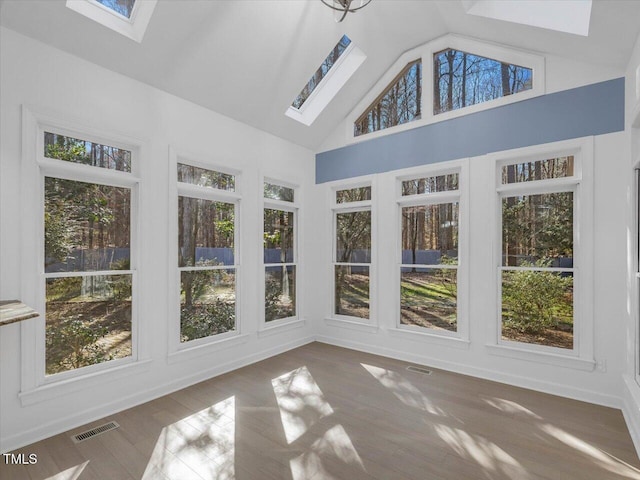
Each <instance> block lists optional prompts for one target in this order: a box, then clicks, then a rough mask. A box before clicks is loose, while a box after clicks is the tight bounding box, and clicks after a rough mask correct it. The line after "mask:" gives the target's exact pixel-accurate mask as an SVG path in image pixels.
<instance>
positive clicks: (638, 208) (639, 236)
mask: <svg viewBox="0 0 640 480" xmlns="http://www.w3.org/2000/svg"><path fill="white" fill-rule="evenodd" d="M633 191H634V197H633V198H634V202H633V205H632V208H631V210H632V215H633V220H632V221H633V225H634V229H633V233H634V235H633V242H632V243H633V252H632V265H633V280H632V285H633V291H632V294H631V299H632V301H633V305H634V308H633V326H632V331H633V337H634V343H633V345H634V349H633V350H634V352H633V360H634V377H635V379H636V383H638V385H640V160H637V161H636V162H635V165H634V167H633Z"/></svg>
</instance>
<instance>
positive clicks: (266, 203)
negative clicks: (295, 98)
mask: <svg viewBox="0 0 640 480" xmlns="http://www.w3.org/2000/svg"><path fill="white" fill-rule="evenodd" d="M305 103H306V102H305ZM265 183H269V184H271V185H278V186H280V187H285V188H290V189H292V190H293V202H288V201H285V200H276V199H273V198H266V197H265V196H264V184H265ZM260 187H261V192H260V193H261V199H262V205H261V207H262V208H261V210H260V212H261V214H262V215H261V217H260V218H261V220H262V222H261V227H260V233H261V235H260V238H261V239H264V211H265V209H270V210H282V211H285V212H292V213H293V261H292V262H285V263H265V262H264V244H263V242H262V240H261V242H260V245H261V246H262V248H261V250H260V261H261V265H262V269H261V275H260V278H261V280H260V291H261V292H262V302H261V303H260V320H261V321H260V327H259V329H258V334H259V335H264V334H268V333H270V332H272V331H281V330H282V329H283V328H284V327H286V326H288V325H291V326H295V325H297V324H298V323H301V322H302V319H301V315H300V312H301V311H302V310H301V302H302V297H303V295H302V292H301V291H300V289H299V286H300V285H301V282H300V278H301V277H300V275H301V271H300V270H301V262H300V246H301V243H302V242H300V239H299V234H300V231H301V228H300V227H299V225H298V222H299V220H300V208H301V201H300V200H301V198H300V197H301V195H302V191H301V188H300V184H299V183H294V182H290V181H286V180H280V179H276V178H275V177H264V176H263V177H262V178H261V181H260ZM283 266H284V267H289V266H292V267H295V272H296V274H295V282H296V284H295V292H296V294H295V295H296V312H295V315H293V316H290V317H285V318H278V319H276V320H271V321H270V322H267V321H266V311H265V299H266V271H267V270H266V269H267V268H268V267H283Z"/></svg>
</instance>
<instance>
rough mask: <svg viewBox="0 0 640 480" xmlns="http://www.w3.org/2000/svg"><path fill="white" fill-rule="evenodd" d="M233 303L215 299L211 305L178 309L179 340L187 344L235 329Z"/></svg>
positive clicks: (185, 306)
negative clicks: (190, 341)
mask: <svg viewBox="0 0 640 480" xmlns="http://www.w3.org/2000/svg"><path fill="white" fill-rule="evenodd" d="M235 318H236V311H235V303H233V302H227V301H225V300H223V299H221V298H216V299H215V300H214V301H213V303H206V304H205V303H198V304H192V305H191V306H187V305H183V306H182V308H181V309H180V333H181V335H180V336H181V340H182V341H183V342H187V341H189V340H195V339H196V338H203V337H208V336H210V335H215V334H218V333H224V332H228V331H230V330H233V329H234V328H235Z"/></svg>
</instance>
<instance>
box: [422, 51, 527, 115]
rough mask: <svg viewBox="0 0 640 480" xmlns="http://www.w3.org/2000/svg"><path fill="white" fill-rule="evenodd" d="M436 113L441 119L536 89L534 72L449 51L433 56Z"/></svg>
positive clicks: (434, 109) (434, 107)
mask: <svg viewBox="0 0 640 480" xmlns="http://www.w3.org/2000/svg"><path fill="white" fill-rule="evenodd" d="M433 75H434V79H433V80H434V82H433V85H434V92H433V99H434V102H433V113H434V115H437V114H439V113H443V112H450V111H451V110H457V109H460V108H464V107H468V106H470V105H475V104H477V103H482V102H486V101H489V100H494V99H496V98H500V97H505V96H507V95H513V94H516V93H519V92H523V91H526V90H531V88H532V87H533V70H532V69H531V68H526V67H521V66H518V65H513V64H510V63H505V62H500V61H498V60H492V59H491V58H485V57H480V56H478V55H474V54H472V53H467V52H462V51H460V50H454V49H451V48H449V49H447V50H443V51H441V52H438V53H436V54H434V55H433Z"/></svg>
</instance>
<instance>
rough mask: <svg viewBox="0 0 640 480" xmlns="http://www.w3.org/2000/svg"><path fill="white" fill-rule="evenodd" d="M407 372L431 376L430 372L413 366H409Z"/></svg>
mask: <svg viewBox="0 0 640 480" xmlns="http://www.w3.org/2000/svg"><path fill="white" fill-rule="evenodd" d="M407 370H409V371H410V372H416V373H421V374H422V375H431V370H429V369H428V368H424V367H414V366H413V365H409V366H408V367H407Z"/></svg>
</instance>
